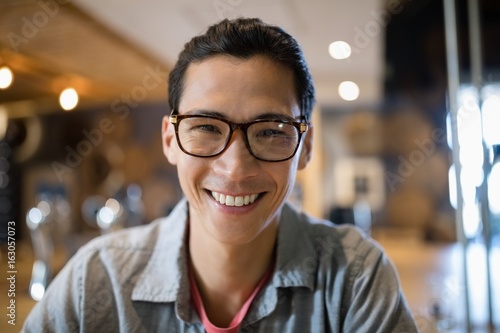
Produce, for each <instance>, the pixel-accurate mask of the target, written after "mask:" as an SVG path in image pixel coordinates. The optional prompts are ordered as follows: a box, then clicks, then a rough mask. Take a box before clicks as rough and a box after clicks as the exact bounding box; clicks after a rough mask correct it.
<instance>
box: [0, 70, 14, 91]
mask: <svg viewBox="0 0 500 333" xmlns="http://www.w3.org/2000/svg"><path fill="white" fill-rule="evenodd" d="M13 81H14V73H13V72H12V70H11V69H10V68H9V67H8V66H2V67H0V89H7V88H9V87H10V86H11V85H12V82H13Z"/></svg>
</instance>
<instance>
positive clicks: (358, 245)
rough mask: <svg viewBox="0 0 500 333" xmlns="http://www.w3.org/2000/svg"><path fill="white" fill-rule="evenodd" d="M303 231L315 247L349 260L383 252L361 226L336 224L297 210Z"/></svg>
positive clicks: (299, 223)
mask: <svg viewBox="0 0 500 333" xmlns="http://www.w3.org/2000/svg"><path fill="white" fill-rule="evenodd" d="M297 217H298V219H297V221H298V225H299V228H300V230H301V231H302V232H301V233H302V234H303V235H305V236H307V237H308V238H309V239H310V241H311V242H312V243H313V246H314V247H315V249H316V250H317V251H318V250H323V251H324V250H326V251H330V252H331V253H332V254H333V253H335V254H336V257H339V256H340V257H342V256H345V259H347V260H348V261H351V260H363V259H364V258H366V257H367V256H369V255H371V254H376V255H381V254H383V249H382V247H381V246H380V245H379V244H378V243H377V242H376V241H374V240H373V239H372V238H370V236H369V235H367V234H365V233H364V232H363V231H361V230H360V229H359V228H357V227H355V226H352V225H335V224H333V222H331V221H327V220H323V219H318V218H314V217H312V216H309V215H308V214H306V213H303V212H297Z"/></svg>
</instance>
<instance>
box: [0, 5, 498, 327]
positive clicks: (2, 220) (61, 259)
mask: <svg viewBox="0 0 500 333" xmlns="http://www.w3.org/2000/svg"><path fill="white" fill-rule="evenodd" d="M238 16H247V17H253V16H258V17H261V18H262V19H263V20H264V21H266V22H269V23H274V24H278V25H280V26H282V27H284V28H285V29H286V30H288V31H289V32H290V33H291V34H292V35H294V36H295V37H296V38H297V39H298V41H299V42H300V43H301V45H302V46H303V49H304V52H305V55H306V58H307V60H308V62H309V65H310V67H311V70H312V74H313V77H314V80H315V85H316V89H317V106H316V110H315V115H314V118H313V123H314V126H315V145H316V146H315V152H314V158H313V161H312V163H311V165H310V166H309V167H308V168H307V169H306V170H305V171H303V172H301V173H300V174H299V176H298V179H297V184H296V187H295V191H294V193H293V196H292V199H291V200H292V201H293V203H294V204H295V205H297V206H299V207H301V208H302V209H304V210H305V211H307V212H309V213H310V214H312V215H315V216H318V217H322V218H328V219H331V220H332V221H334V223H337V224H342V223H351V224H356V225H358V226H359V227H360V228H361V229H363V230H365V232H367V233H368V234H370V235H371V236H372V237H373V238H374V239H376V240H377V241H379V242H380V244H381V245H382V246H383V247H384V248H385V249H386V250H387V252H388V253H389V255H390V256H391V259H392V260H393V261H394V263H395V264H396V266H397V268H398V271H399V274H400V278H401V281H402V285H403V288H404V291H405V294H406V296H407V298H408V301H409V303H410V306H411V308H412V311H413V312H414V315H415V317H416V319H417V321H418V324H419V328H420V330H421V331H422V332H495V330H496V332H500V283H499V281H500V49H499V47H500V43H499V41H500V2H498V1H496V0H483V1H479V0H442V1H433V0H421V1H420V0H419V1H411V0H369V1H362V2H361V1H350V2H349V1H347V0H329V1H328V0H315V1H313V5H311V4H310V3H309V2H305V1H300V0H292V1H285V0H281V1H272V2H268V1H263V0H257V1H249V0H232V1H229V0H213V1H212V0H210V1H201V0H190V1H181V0H175V1H160V0H152V1H150V2H147V3H144V2H136V1H131V0H128V1H113V0H105V1H88V0H87V1H84V0H75V1H71V2H70V1H62V0H40V1H35V0H33V1H31V0H23V1H17V0H16V1H14V0H3V1H2V2H1V3H0V32H1V33H0V243H1V270H2V273H1V274H4V275H5V274H6V272H7V271H9V269H8V260H9V259H8V256H7V253H8V251H9V249H8V245H7V240H8V237H9V236H13V235H15V238H16V270H17V280H16V285H17V289H16V302H17V325H18V326H17V327H16V329H15V330H12V327H11V325H8V324H7V322H6V320H4V319H2V320H1V321H0V331H2V332H9V330H12V332H14V331H19V328H20V327H21V325H22V321H23V319H24V317H25V316H26V315H27V313H28V312H29V310H30V309H31V307H32V306H33V304H34V303H35V302H36V301H37V300H39V299H41V298H42V297H43V293H44V291H45V288H46V287H47V286H48V284H49V283H50V280H51V279H52V278H53V277H54V275H55V274H57V272H58V270H59V269H60V268H61V267H62V266H63V265H64V263H65V262H66V261H67V260H68V258H70V257H71V255H72V254H74V253H75V251H77V250H78V248H79V247H80V246H82V245H83V244H85V243H86V242H87V241H89V240H90V239H92V238H93V237H96V236H98V235H100V234H104V233H108V232H111V231H113V230H117V229H120V228H127V227H131V226H134V225H141V224H144V223H148V222H149V221H151V220H153V219H154V218H156V217H159V216H164V215H165V214H167V213H168V212H169V210H170V209H171V208H172V207H173V205H175V203H176V202H177V201H178V200H179V198H180V197H181V195H182V194H181V191H180V187H179V185H178V183H177V176H176V171H175V169H174V168H173V167H171V166H169V165H168V163H167V161H166V159H165V158H164V157H163V154H162V149H161V137H160V125H161V120H162V117H163V116H164V115H166V114H167V113H168V111H169V110H168V106H167V100H166V98H167V84H166V78H167V75H168V72H169V69H170V68H171V66H172V65H173V62H174V61H175V59H176V57H177V54H178V52H179V51H180V50H181V48H182V45H183V44H184V43H185V42H186V41H188V40H189V39H190V38H191V37H192V36H194V35H196V34H198V33H200V32H202V31H203V30H204V29H205V28H206V27H207V26H208V25H210V24H212V23H214V22H216V21H218V20H220V19H222V18H224V17H229V18H232V17H238ZM306 179H307V181H306ZM12 222H14V223H12ZM14 224H15V231H14V229H12V228H9V226H12V225H14ZM2 276H3V275H2ZM7 283H8V281H6V279H5V278H2V279H0V286H1V288H0V290H2V293H3V292H4V291H5V290H7V289H8V288H7ZM4 286H5V287H6V288H4ZM7 304H8V300H7V297H6V295H1V296H0V308H2V309H6V307H7ZM4 306H5V307H4ZM2 316H3V317H5V316H4V315H2Z"/></svg>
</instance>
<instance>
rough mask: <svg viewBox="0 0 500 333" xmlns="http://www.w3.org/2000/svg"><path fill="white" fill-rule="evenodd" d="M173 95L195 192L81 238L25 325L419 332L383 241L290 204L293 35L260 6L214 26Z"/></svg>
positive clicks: (174, 118) (195, 43) (304, 139)
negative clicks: (260, 14)
mask: <svg viewBox="0 0 500 333" xmlns="http://www.w3.org/2000/svg"><path fill="white" fill-rule="evenodd" d="M169 103H170V107H171V109H172V112H171V115H170V116H168V117H165V118H164V120H163V125H162V133H163V135H162V140H163V151H164V154H165V156H166V157H167V159H168V161H169V162H170V163H172V164H174V165H176V166H177V170H178V176H179V181H180V184H181V187H182V190H183V193H184V195H185V199H183V200H182V201H181V202H180V203H179V204H178V205H177V207H176V208H175V209H174V211H173V212H172V213H171V214H170V215H169V216H168V217H167V218H165V219H160V220H158V221H155V222H152V223H151V224H149V225H147V226H143V227H139V228H132V229H128V230H125V231H122V232H119V233H116V234H112V235H109V236H106V237H103V238H100V239H97V240H94V241H92V242H91V243H90V244H88V245H87V246H85V247H84V248H83V249H81V250H80V251H79V252H78V253H77V254H76V255H75V256H74V257H73V258H72V259H71V261H70V262H69V263H68V265H67V266H66V267H65V268H64V269H63V270H62V272H61V273H60V274H59V275H58V277H57V278H56V279H55V280H54V281H53V283H52V284H51V286H50V287H49V289H48V290H47V294H46V295H45V296H44V298H43V299H42V301H41V302H40V303H39V304H38V305H37V306H36V307H35V308H34V309H33V311H32V313H31V315H30V317H29V318H28V320H27V321H26V324H25V327H24V329H25V331H37V332H39V331H58V332H68V331H77V330H80V331H85V332H98V331H99V332H112V331H114V332H118V331H120V332H157V331H158V332H160V331H161V332H203V331H206V332H239V331H242V332H416V328H415V324H414V322H413V319H412V317H411V314H410V313H409V311H408V309H407V306H406V303H405V300H404V297H403V295H402V293H401V290H400V287H399V283H398V279H397V276H396V273H395V271H394V269H393V267H392V265H391V263H390V262H389V260H388V259H387V257H386V256H385V255H384V253H383V251H382V250H381V249H380V248H379V247H378V246H377V245H375V244H374V243H373V242H372V241H370V240H368V239H366V238H364V237H363V236H361V235H360V233H359V232H358V231H357V230H355V229H354V228H352V227H332V226H330V225H328V224H327V223H323V222H322V221H313V220H312V219H311V218H310V217H308V216H306V215H304V214H301V213H298V212H296V211H295V210H294V209H292V208H291V207H290V206H289V205H288V204H286V199H287V198H288V196H289V195H290V193H291V191H292V188H293V185H294V180H295V175H296V172H297V170H298V169H302V168H304V167H305V166H306V165H307V163H308V162H309V160H310V158H311V149H312V128H311V125H310V124H309V119H310V116H311V111H312V107H313V104H314V88H313V85H312V80H311V76H310V74H309V71H308V68H307V66H306V63H305V60H304V57H303V54H302V51H301V49H300V47H299V46H298V44H297V42H296V41H295V40H294V39H293V38H292V37H291V36H290V35H288V34H287V33H285V32H284V31H283V30H281V29H280V28H278V27H274V26H269V25H266V24H264V23H263V22H261V21H260V20H258V19H238V20H234V21H229V20H224V21H222V22H220V23H218V24H216V25H214V26H212V27H210V28H209V29H208V31H207V32H206V33H205V34H204V35H202V36H198V37H195V38H193V39H192V40H191V41H190V42H189V43H187V44H186V45H185V48H184V50H183V51H182V52H181V54H180V55H179V60H178V62H177V63H176V65H175V67H174V69H173V71H172V73H171V74H170V77H169Z"/></svg>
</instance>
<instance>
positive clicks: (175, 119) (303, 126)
mask: <svg viewBox="0 0 500 333" xmlns="http://www.w3.org/2000/svg"><path fill="white" fill-rule="evenodd" d="M174 113H175V110H172V112H171V113H170V116H169V121H170V123H171V124H172V125H174V129H175V138H176V139H177V144H178V145H179V148H180V149H181V150H182V151H183V152H184V153H185V154H187V155H190V156H194V157H200V158H210V157H215V156H218V155H220V154H222V153H223V152H224V151H225V150H226V149H227V147H228V146H229V142H230V141H231V138H232V137H233V133H234V131H236V130H237V129H240V130H241V131H242V132H243V134H244V137H245V145H246V147H247V149H248V151H249V152H250V154H251V155H252V156H253V157H255V158H256V159H257V160H259V161H264V162H284V161H287V160H289V159H291V158H293V157H294V156H295V154H296V153H297V150H298V149H299V146H300V141H301V140H302V135H303V134H304V133H305V132H307V130H308V129H309V125H308V123H307V122H305V123H304V122H298V121H291V120H286V119H272V118H271V119H255V120H252V121H248V122H245V123H233V122H232V121H230V120H227V119H225V118H222V117H216V116H210V115H204V114H193V115H189V114H186V115H180V114H174ZM187 118H209V119H216V120H219V121H222V122H224V123H226V124H228V125H229V129H230V131H229V135H228V136H227V140H226V143H225V144H224V148H222V150H221V151H220V152H218V153H216V154H212V155H207V156H201V155H196V154H193V153H190V152H188V151H187V150H185V149H184V147H183V146H182V144H181V140H180V138H179V124H180V122H181V121H182V120H183V119H187ZM300 118H301V119H304V120H306V121H307V118H306V117H305V116H303V115H301V116H300ZM263 122H276V123H285V124H290V125H293V126H294V127H295V128H296V129H297V130H298V135H299V138H298V140H297V145H296V147H295V149H294V151H293V152H292V154H291V155H290V156H288V157H286V158H283V159H280V160H267V159H263V158H260V157H258V156H256V155H255V154H254V152H253V151H252V148H251V147H250V142H249V141H248V134H247V129H248V127H250V126H251V125H253V124H256V123H263Z"/></svg>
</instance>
